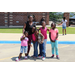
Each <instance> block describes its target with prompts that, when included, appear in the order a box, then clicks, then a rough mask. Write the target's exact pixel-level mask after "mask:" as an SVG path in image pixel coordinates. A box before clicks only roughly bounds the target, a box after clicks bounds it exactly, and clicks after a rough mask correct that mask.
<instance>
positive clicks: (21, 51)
mask: <svg viewBox="0 0 75 75" xmlns="http://www.w3.org/2000/svg"><path fill="white" fill-rule="evenodd" d="M22 53H23V46H21V48H20V54H19V59H20V58H21V56H22Z"/></svg>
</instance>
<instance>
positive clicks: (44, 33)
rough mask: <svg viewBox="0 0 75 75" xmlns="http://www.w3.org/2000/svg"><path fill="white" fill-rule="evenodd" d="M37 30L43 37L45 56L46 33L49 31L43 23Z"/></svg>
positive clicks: (43, 22)
mask: <svg viewBox="0 0 75 75" xmlns="http://www.w3.org/2000/svg"><path fill="white" fill-rule="evenodd" d="M39 30H40V31H41V33H42V34H43V36H44V50H45V55H46V43H47V31H49V29H48V28H47V27H46V22H45V21H42V27H41V28H39ZM39 55H40V54H39Z"/></svg>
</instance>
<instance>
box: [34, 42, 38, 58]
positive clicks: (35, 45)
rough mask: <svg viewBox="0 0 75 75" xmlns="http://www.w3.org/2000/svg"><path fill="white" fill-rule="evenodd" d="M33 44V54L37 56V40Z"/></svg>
mask: <svg viewBox="0 0 75 75" xmlns="http://www.w3.org/2000/svg"><path fill="white" fill-rule="evenodd" d="M33 45H34V56H35V57H38V42H35V43H34V44H33Z"/></svg>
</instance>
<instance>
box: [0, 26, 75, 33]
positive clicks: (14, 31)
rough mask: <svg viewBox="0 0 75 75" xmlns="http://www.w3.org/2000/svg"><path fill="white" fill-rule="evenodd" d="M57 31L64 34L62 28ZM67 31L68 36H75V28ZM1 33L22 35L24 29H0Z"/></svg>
mask: <svg viewBox="0 0 75 75" xmlns="http://www.w3.org/2000/svg"><path fill="white" fill-rule="evenodd" d="M57 29H58V30H59V34H62V27H57ZM66 30H67V34H75V27H67V28H66ZM0 33H22V28H0ZM47 33H49V32H47Z"/></svg>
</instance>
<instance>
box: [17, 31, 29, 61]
mask: <svg viewBox="0 0 75 75" xmlns="http://www.w3.org/2000/svg"><path fill="white" fill-rule="evenodd" d="M27 36H28V32H24V34H23V36H22V37H21V39H20V40H21V49H20V54H19V57H18V58H16V61H19V60H20V58H21V56H22V53H23V50H24V53H25V59H27V50H28V38H27Z"/></svg>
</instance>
